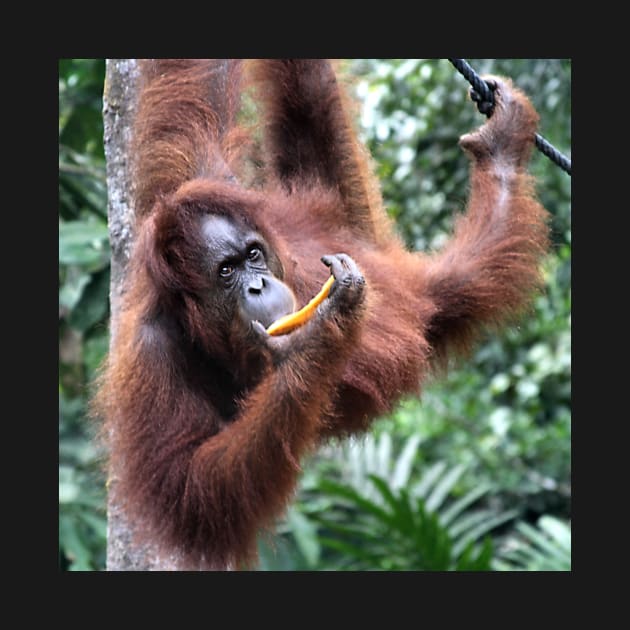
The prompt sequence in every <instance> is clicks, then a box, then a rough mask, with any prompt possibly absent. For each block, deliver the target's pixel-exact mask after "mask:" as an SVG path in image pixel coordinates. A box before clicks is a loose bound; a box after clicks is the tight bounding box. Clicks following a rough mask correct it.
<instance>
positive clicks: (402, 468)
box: [391, 434, 422, 490]
mask: <svg viewBox="0 0 630 630" xmlns="http://www.w3.org/2000/svg"><path fill="white" fill-rule="evenodd" d="M421 439H422V438H421V437H420V436H419V435H417V434H414V435H412V436H411V437H410V438H409V439H408V440H407V442H406V443H405V447H404V448H403V451H402V453H401V454H400V456H399V457H398V459H397V460H396V466H395V467H394V472H393V474H392V476H391V485H392V488H394V489H395V490H397V489H398V488H402V487H403V486H406V485H407V484H408V482H409V477H410V475H411V467H412V465H413V462H414V460H415V458H416V454H417V452H418V446H419V444H420V441H421Z"/></svg>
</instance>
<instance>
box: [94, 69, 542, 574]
mask: <svg viewBox="0 0 630 630" xmlns="http://www.w3.org/2000/svg"><path fill="white" fill-rule="evenodd" d="M142 70H143V77H144V88H143V90H142V92H141V96H140V104H139V110H138V117H137V120H136V123H135V128H134V134H135V135H134V137H135V144H134V147H135V148H134V155H133V159H134V168H135V187H136V188H135V195H136V196H135V208H136V213H137V226H136V228H137V240H136V246H135V251H134V255H133V259H132V265H131V269H130V275H129V285H128V286H129V289H128V291H127V292H126V295H125V298H124V304H123V308H122V311H121V313H120V319H119V327H118V329H117V334H116V336H115V338H114V340H113V344H112V348H111V352H110V356H109V358H108V361H107V364H106V366H105V369H104V372H103V376H102V379H101V384H100V391H99V393H98V396H97V400H96V403H97V407H98V408H99V410H100V413H101V415H102V416H103V417H104V418H105V423H104V432H103V434H104V435H105V436H107V439H108V442H109V444H108V446H109V453H110V466H111V471H112V474H113V475H114V476H115V478H116V480H117V483H118V484H119V488H120V496H122V497H123V498H124V501H125V507H126V510H127V512H128V513H129V514H131V515H132V516H133V517H135V518H137V519H138V521H139V522H141V523H142V524H143V525H144V526H145V529H144V530H143V532H142V534H141V535H144V536H146V537H148V538H151V539H152V540H157V541H158V542H159V543H160V544H161V545H162V546H163V547H164V548H165V549H171V550H173V549H175V550H177V551H178V552H179V553H181V554H182V555H183V556H184V557H185V558H186V560H187V562H188V566H190V567H193V568H214V569H217V568H225V567H229V566H231V567H235V566H240V567H243V566H250V567H251V566H253V565H254V564H255V562H256V534H257V532H258V531H259V530H260V529H261V528H268V527H270V526H272V525H273V523H274V521H275V520H276V519H277V518H278V517H279V516H281V515H282V513H283V511H284V510H285V508H286V505H287V502H288V501H289V500H290V498H291V496H292V493H293V491H294V489H295V485H296V480H297V478H298V475H299V472H300V468H299V462H300V460H301V458H302V457H303V456H304V455H305V454H306V453H307V452H309V451H310V450H312V449H313V448H315V447H316V446H317V444H318V443H320V442H321V441H322V440H324V439H327V438H329V437H331V436H344V435H348V434H351V433H354V432H358V431H364V430H366V429H367V428H368V427H369V425H370V422H371V421H372V419H373V418H374V417H375V416H377V415H379V414H382V413H384V412H387V411H389V410H391V408H392V406H393V405H394V403H395V402H396V401H397V400H398V399H399V398H400V397H401V396H402V395H404V394H409V393H419V391H420V383H421V382H422V380H423V379H424V378H425V377H426V375H427V374H428V372H429V371H430V370H431V369H433V368H436V367H443V366H444V365H445V362H446V359H447V357H449V356H452V355H453V353H455V354H463V353H465V352H467V351H469V349H470V347H471V344H472V343H473V342H474V340H475V339H476V337H477V336H478V335H479V333H480V332H481V331H482V330H484V329H486V328H487V327H488V326H493V327H496V326H499V325H503V324H505V323H506V321H508V319H511V318H513V317H514V316H515V315H517V314H519V313H520V312H522V310H523V308H524V307H525V306H526V305H527V304H528V302H529V300H530V298H531V296H532V293H533V291H534V289H535V288H536V286H537V285H539V284H540V274H539V262H540V260H541V257H542V256H543V255H544V253H545V251H546V248H547V227H546V213H545V211H544V210H543V208H542V207H541V206H540V205H539V204H538V203H537V202H536V200H535V198H534V195H533V190H532V183H531V182H530V180H529V179H528V176H527V175H526V173H525V168H526V164H527V161H528V157H529V154H530V151H531V148H532V146H533V138H534V132H535V128H536V124H537V115H536V112H535V111H534V109H533V107H532V106H531V104H530V102H529V101H528V100H527V98H526V97H525V96H524V95H523V94H522V93H521V92H519V91H517V90H515V89H514V88H513V87H512V86H511V84H510V82H509V81H508V80H505V79H497V82H498V88H497V91H496V100H497V104H496V107H495V111H494V113H493V115H492V117H491V118H490V119H489V120H488V122H486V124H485V125H484V126H483V127H482V128H481V129H480V130H478V131H477V132H475V133H473V134H469V135H467V136H464V137H463V138H462V141H461V144H462V147H463V149H464V150H465V151H466V153H467V154H468V155H469V157H470V158H471V162H472V164H471V173H470V182H471V190H470V199H469V203H468V208H467V211H466V213H465V214H463V215H462V217H461V218H460V219H459V221H458V222H457V225H456V229H455V233H454V236H453V238H452V240H451V241H450V243H449V244H448V245H447V246H446V247H445V248H444V249H443V251H441V252H439V253H437V254H433V255H430V256H429V255H425V254H422V253H417V252H416V253H413V252H409V251H406V250H405V248H404V247H403V245H402V243H401V240H400V239H399V237H398V236H397V235H396V234H395V231H394V227H393V225H392V223H391V222H390V220H389V219H388V218H387V216H386V214H385V212H384V211H383V208H382V201H381V197H380V193H379V186H378V182H377V181H376V179H375V178H374V176H373V174H372V172H371V168H370V166H369V164H370V161H369V156H367V155H366V152H365V150H364V148H363V147H362V146H361V145H360V144H359V142H358V141H357V138H356V134H355V132H354V130H353V126H352V124H351V121H350V118H349V114H348V113H347V112H348V109H347V106H346V105H345V104H344V103H345V100H344V99H345V97H344V96H342V90H341V89H340V88H339V87H338V84H337V80H336V78H335V73H334V71H333V69H332V66H331V65H330V64H329V63H328V62H327V61H324V60H254V61H251V62H247V63H243V62H240V61H239V60H157V61H145V62H143V64H142ZM250 87H252V88H253V89H254V94H255V96H256V99H257V102H258V103H260V104H261V105H262V114H261V117H262V122H261V125H260V129H261V130H262V138H263V141H262V150H261V153H262V155H264V156H266V161H265V166H264V171H263V173H262V175H261V176H258V175H257V177H256V178H255V179H256V181H258V182H264V187H256V186H250V187H249V188H248V187H246V186H244V185H243V184H242V183H240V181H241V180H240V179H239V175H240V174H242V173H244V172H245V169H243V167H242V164H243V159H244V158H243V157H242V156H243V150H244V149H245V148H247V146H248V145H247V144H246V143H245V142H244V140H245V139H246V137H247V134H246V133H245V130H244V129H243V128H241V127H240V126H239V125H238V124H237V119H238V115H237V114H238V110H239V98H240V97H239V95H240V93H241V92H242V90H244V89H246V88H247V89H249V88H250ZM210 213H218V214H221V215H224V216H228V217H230V218H232V219H233V220H235V221H237V222H241V223H243V224H245V225H249V226H253V227H254V228H255V229H256V230H258V231H259V232H260V233H261V234H263V235H264V237H265V238H266V239H267V240H268V242H269V244H270V245H271V247H272V249H273V269H274V272H275V273H276V275H278V277H280V278H283V280H284V282H286V283H287V285H288V286H289V287H290V288H291V289H292V290H293V291H294V293H295V295H296V297H297V301H298V304H299V305H303V304H304V303H306V302H307V301H308V300H309V299H310V298H311V297H312V296H313V295H314V294H315V293H317V291H318V290H319V288H320V287H321V285H322V284H323V282H324V281H325V280H326V278H327V277H328V275H329V273H330V272H329V270H327V268H326V267H325V266H323V265H322V264H321V262H320V257H321V256H322V255H323V254H333V253H337V252H345V253H347V254H348V255H349V256H351V257H352V258H353V259H354V260H355V261H356V262H357V264H358V266H359V268H360V269H361V271H362V273H363V274H364V277H365V282H366V289H365V299H364V303H363V304H362V306H361V308H356V309H355V310H353V311H352V312H348V313H347V314H346V315H344V316H336V317H330V316H327V313H328V311H326V309H322V308H321V307H320V311H319V314H318V315H317V316H316V317H315V318H314V319H313V320H312V321H311V322H309V323H308V324H307V325H306V326H304V327H303V328H301V329H299V330H298V331H296V332H294V333H291V335H289V336H288V337H287V338H286V339H285V341H288V344H289V347H290V351H288V352H286V353H285V354H283V355H282V358H281V359H277V357H276V359H274V357H273V356H270V355H269V354H268V353H266V352H264V351H261V350H260V348H259V347H258V346H257V345H256V344H253V343H251V339H250V337H249V336H248V335H246V334H243V333H242V331H241V332H239V330H238V329H237V328H235V324H234V322H233V320H234V313H232V312H229V309H228V307H227V305H225V304H223V303H222V301H221V299H219V298H218V297H216V296H214V295H213V294H212V283H211V282H210V280H209V277H208V276H209V270H208V269H207V267H206V266H205V261H206V259H207V254H206V250H205V248H206V247H207V245H206V244H205V243H204V242H203V240H202V238H201V231H200V220H201V218H202V217H203V216H206V215H208V214H210ZM270 266H271V264H270Z"/></svg>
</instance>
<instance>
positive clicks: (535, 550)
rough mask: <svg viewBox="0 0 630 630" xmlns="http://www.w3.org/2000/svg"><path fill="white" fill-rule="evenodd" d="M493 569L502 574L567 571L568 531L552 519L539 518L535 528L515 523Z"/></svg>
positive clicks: (549, 517)
mask: <svg viewBox="0 0 630 630" xmlns="http://www.w3.org/2000/svg"><path fill="white" fill-rule="evenodd" d="M495 567H496V568H497V569H498V570H503V571H519V570H520V571H570V570H571V529H570V526H569V523H567V522H563V521H561V520H559V519H557V518H554V517H553V516H547V515H545V516H541V517H540V518H539V519H538V527H536V528H535V527H532V526H531V525H529V524H527V523H518V524H517V525H516V532H515V533H514V534H512V535H511V536H510V537H509V538H508V539H507V540H506V541H505V543H504V544H503V549H501V551H500V555H499V558H497V560H496V561H495Z"/></svg>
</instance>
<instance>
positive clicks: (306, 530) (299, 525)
mask: <svg viewBox="0 0 630 630" xmlns="http://www.w3.org/2000/svg"><path fill="white" fill-rule="evenodd" d="M287 521H288V524H289V527H290V529H291V533H292V534H293V536H294V537H295V542H296V543H297V546H298V548H299V550H300V551H301V552H302V555H303V556H304V558H305V559H306V562H307V563H308V565H309V566H315V565H316V564H317V562H318V561H319V556H320V551H321V549H320V544H319V540H318V539H317V528H316V527H315V525H314V524H313V522H312V521H311V520H310V519H308V518H306V516H304V514H302V512H299V511H298V510H297V509H295V508H291V509H290V510H289V512H288V515H287Z"/></svg>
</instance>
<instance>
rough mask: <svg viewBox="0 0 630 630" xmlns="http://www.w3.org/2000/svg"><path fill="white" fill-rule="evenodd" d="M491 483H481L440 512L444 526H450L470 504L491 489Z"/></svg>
mask: <svg viewBox="0 0 630 630" xmlns="http://www.w3.org/2000/svg"><path fill="white" fill-rule="evenodd" d="M491 487H492V486H491V485H490V484H481V485H479V486H477V487H476V488H473V489H472V490H471V491H470V492H467V493H466V494H465V495H464V496H463V497H461V498H460V499H458V500H457V501H455V502H454V503H453V504H451V505H450V506H449V507H448V508H446V509H445V510H444V511H443V512H442V513H441V514H440V520H441V522H442V524H443V525H444V526H448V525H450V524H451V523H452V521H453V520H454V519H455V518H456V517H457V516H458V515H459V514H461V513H462V512H463V511H464V510H465V509H466V508H467V507H468V506H469V505H472V504H473V503H474V502H475V501H477V499H479V498H480V497H482V496H483V495H484V494H486V493H487V492H488V491H489V490H490V489H491Z"/></svg>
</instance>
